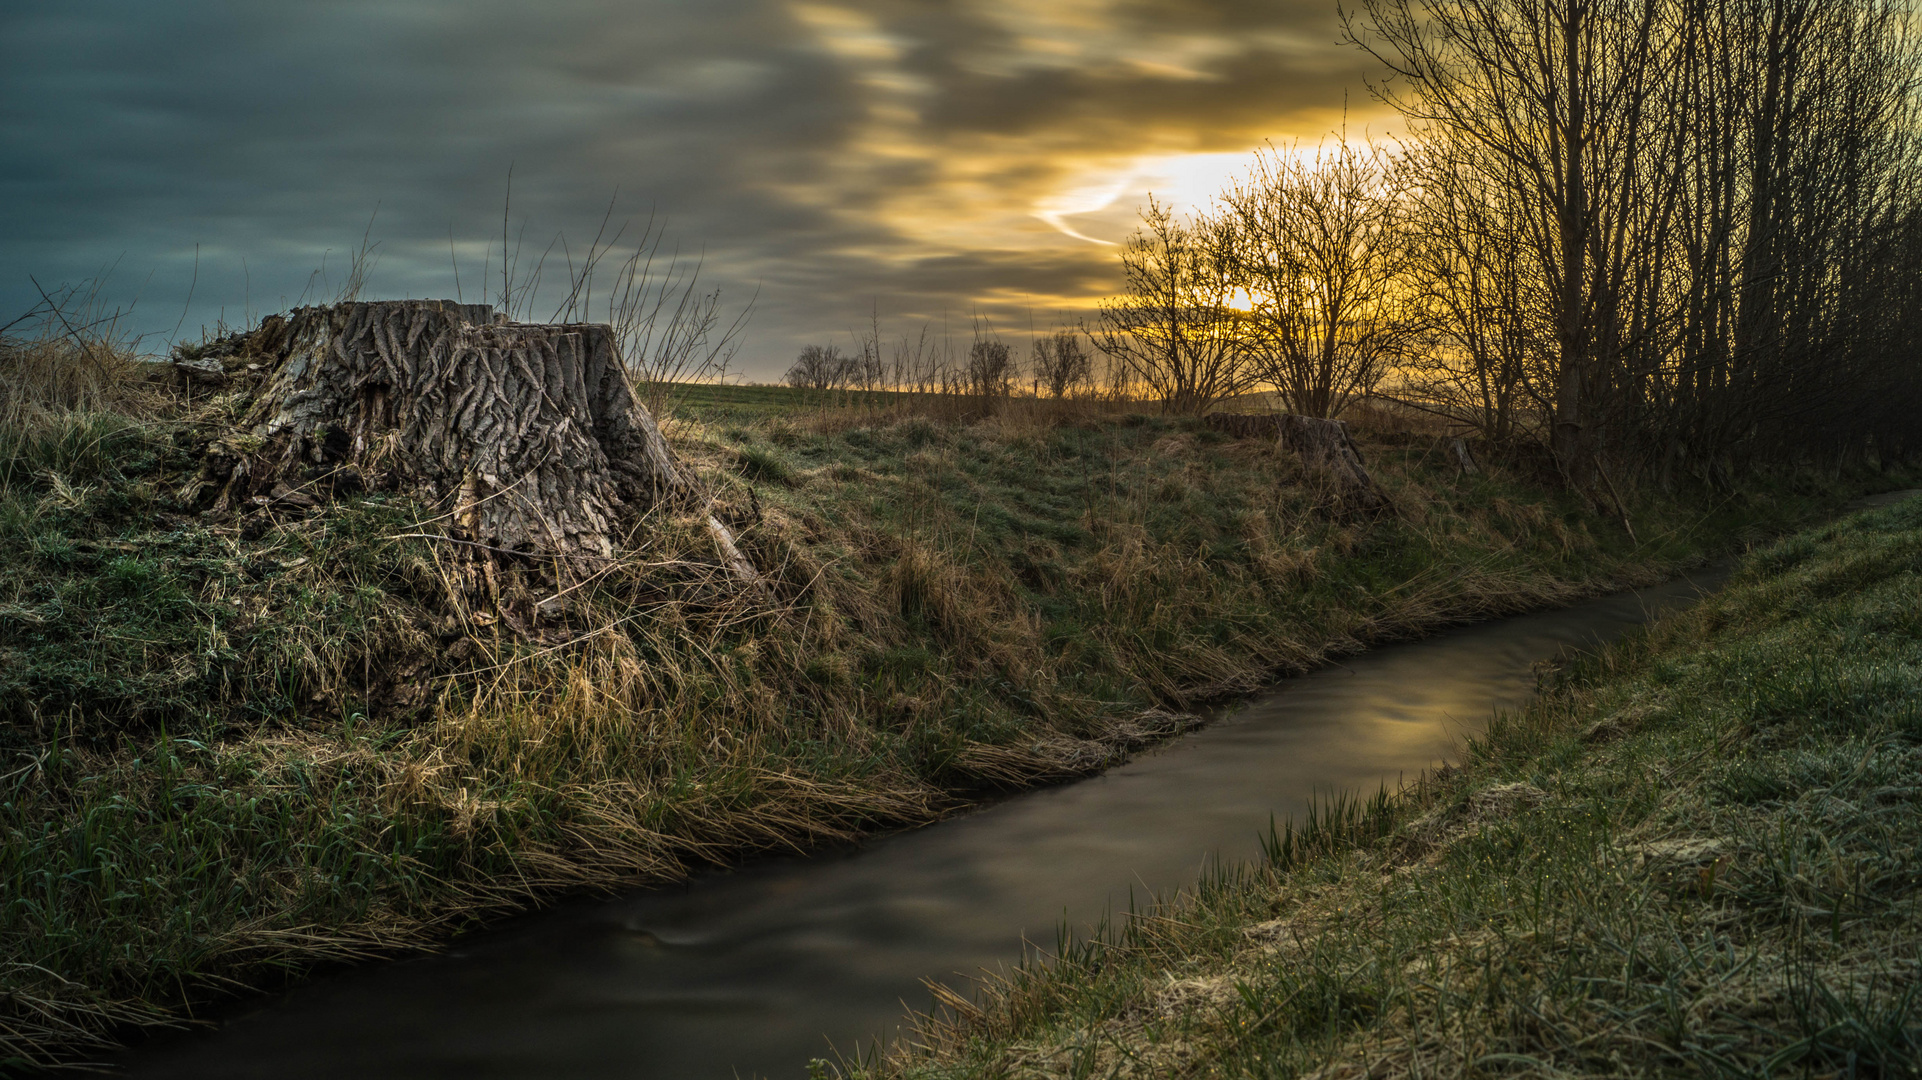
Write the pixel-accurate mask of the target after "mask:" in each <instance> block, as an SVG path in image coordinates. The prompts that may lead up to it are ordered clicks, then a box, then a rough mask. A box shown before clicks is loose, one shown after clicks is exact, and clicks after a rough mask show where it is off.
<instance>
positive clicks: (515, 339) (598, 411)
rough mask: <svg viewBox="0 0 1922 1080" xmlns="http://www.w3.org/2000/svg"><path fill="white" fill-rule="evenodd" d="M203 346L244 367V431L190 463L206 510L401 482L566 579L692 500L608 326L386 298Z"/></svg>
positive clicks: (473, 534) (504, 554)
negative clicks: (209, 501) (627, 532)
mask: <svg viewBox="0 0 1922 1080" xmlns="http://www.w3.org/2000/svg"><path fill="white" fill-rule="evenodd" d="M200 353H201V358H203V359H204V358H205V357H206V356H207V354H212V355H213V357H214V358H218V359H225V360H226V361H227V362H228V363H229V370H232V369H233V367H234V366H235V365H237V364H238V363H246V365H247V368H248V369H249V370H251V371H255V372H257V374H256V375H255V377H254V381H255V384H256V387H257V388H256V390H255V391H254V394H253V402H252V405H251V407H250V408H249V411H248V412H247V413H246V414H245V417H244V419H243V420H242V421H241V423H240V430H239V431H237V432H236V433H234V434H233V435H230V436H229V437H227V438H225V439H222V440H220V441H219V442H218V443H216V444H215V446H214V447H213V449H212V450H211V451H210V453H209V455H208V457H207V459H206V461H205V464H204V465H203V468H202V471H201V477H200V480H201V485H202V489H203V490H215V489H217V491H218V494H217V496H216V497H215V498H214V501H213V506H212V508H211V509H212V513H213V514H214V515H215V516H216V517H219V516H223V515H227V514H230V513H232V512H234V511H242V512H244V511H247V510H249V509H251V506H250V505H249V504H251V505H252V506H261V507H265V506H274V505H287V504H289V503H291V504H292V505H295V506H298V505H301V500H305V501H306V503H307V504H309V505H311V504H312V502H313V501H314V499H315V498H316V497H318V496H322V495H325V494H327V493H329V492H332V491H336V490H340V489H342V488H348V489H352V488H357V487H361V486H370V487H378V488H391V489H401V490H407V491H410V492H412V493H414V494H416V495H418V496H420V497H422V498H424V499H426V500H427V501H428V502H430V503H431V504H434V505H439V506H443V507H446V508H447V511H448V520H451V521H452V522H453V523H454V525H455V527H456V531H455V534H454V535H455V538H456V539H458V540H459V541H461V542H462V543H464V544H467V545H470V546H472V547H474V548H477V549H481V550H484V551H486V552H488V553H489V554H491V555H493V556H495V557H497V558H508V557H517V556H518V557H525V558H526V559H528V560H533V561H535V562H540V561H544V560H552V562H553V564H554V565H556V566H560V567H565V568H568V570H569V571H570V572H571V573H573V574H576V575H578V574H583V573H589V572H592V571H593V570H594V569H596V568H598V567H599V566H604V565H605V564H606V562H607V560H608V559H610V558H612V557H613V555H614V553H615V550H616V548H617V546H618V538H619V537H620V536H621V535H622V530H621V528H620V522H621V521H622V520H623V519H631V518H632V517H634V516H637V515H639V514H641V513H644V512H646V511H647V510H649V509H651V508H653V507H655V506H657V505H661V504H663V503H668V502H672V501H676V500H680V501H684V502H685V501H688V500H690V499H691V498H692V497H693V496H695V494H696V485H695V484H694V483H693V481H692V480H691V478H690V477H689V476H688V475H687V474H686V473H685V472H684V471H683V470H682V469H681V468H680V467H679V466H678V465H677V464H676V463H675V461H674V459H673V457H672V455H671V454H670V453H669V452H668V448H667V443H666V441H665V440H663V439H662V437H661V432H660V428H659V427H658V426H657V425H656V424H655V422H654V419H653V417H652V416H650V415H649V414H648V412H647V409H646V408H645V407H644V406H642V405H641V404H640V403H639V402H638V401H636V400H635V398H634V395H633V393H632V391H631V390H630V388H629V386H628V382H627V377H626V372H625V370H624V369H623V366H622V361H621V355H620V349H619V346H618V343H617V341H616V339H615V337H614V334H613V331H612V330H611V328H609V327H607V326H603V325H596V324H565V325H534V324H525V323H511V322H507V321H505V320H504V319H502V318H500V317H498V316H496V315H495V314H494V313H493V311H492V309H491V308H489V307H488V306H486V305H481V304H457V303H454V302H452V301H446V300H438V301H436V300H389V301H377V302H366V303H345V304H336V305H333V306H331V307H307V308H299V309H296V310H295V311H293V312H291V313H289V314H287V315H284V316H282V315H273V316H269V317H268V318H266V319H265V320H263V321H262V322H261V324H260V326H259V327H258V328H257V329H255V330H253V331H250V332H248V333H246V334H244V335H240V336H238V337H236V338H232V339H227V340H226V341H225V342H220V343H215V345H213V346H210V347H208V348H205V349H202V350H200ZM194 358H195V357H188V358H187V359H194ZM716 525H718V523H716V522H712V521H710V527H714V526H716ZM716 538H717V540H721V541H722V543H723V551H724V553H725V554H726V555H727V556H729V562H730V563H733V562H737V561H738V562H740V563H741V564H742V565H745V560H742V559H741V558H740V555H739V553H738V551H735V550H733V543H732V538H731V537H728V536H726V530H725V529H722V530H721V531H720V533H718V534H717V537H716ZM736 569H737V570H738V567H737V568H736ZM749 573H751V570H750V571H749Z"/></svg>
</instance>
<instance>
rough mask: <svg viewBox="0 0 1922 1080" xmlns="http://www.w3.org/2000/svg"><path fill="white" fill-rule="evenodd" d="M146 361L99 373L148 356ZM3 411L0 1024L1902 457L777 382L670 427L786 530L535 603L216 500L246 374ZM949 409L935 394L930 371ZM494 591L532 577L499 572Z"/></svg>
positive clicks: (966, 776)
mask: <svg viewBox="0 0 1922 1080" xmlns="http://www.w3.org/2000/svg"><path fill="white" fill-rule="evenodd" d="M130 377H131V376H127V375H126V373H125V372H120V373H119V374H115V375H113V376H112V378H109V379H108V380H107V383H108V384H110V385H111V384H113V379H119V378H130ZM12 393H13V396H12V397H11V398H10V399H9V409H10V417H11V418H10V419H9V421H8V423H7V425H6V427H5V430H4V431H3V432H0V712H3V713H4V716H5V721H6V722H5V726H4V728H3V729H0V751H4V753H5V755H6V760H5V763H4V765H0V829H4V836H5V843H4V847H3V848H0V883H3V886H4V889H5V894H4V895H5V901H6V902H5V905H4V908H3V909H0V972H4V974H3V975H0V979H4V987H3V988H4V991H5V996H4V998H0V1057H5V1058H6V1059H8V1060H9V1061H10V1062H11V1063H13V1064H20V1063H26V1062H46V1061H51V1060H55V1059H56V1058H60V1057H62V1056H66V1055H72V1054H76V1053H79V1054H84V1053H85V1052H86V1051H87V1050H88V1049H89V1048H92V1047H99V1046H103V1045H106V1044H108V1043H109V1042H111V1041H113V1040H115V1039H120V1038H123V1037H125V1036H126V1035H127V1034H128V1033H129V1032H130V1031H131V1030H133V1029H134V1028H137V1027H138V1026H140V1025H146V1024H160V1023H169V1022H176V1021H179V1020H180V1019H182V1018H183V1017H186V1016H190V1015H191V1010H192V1007H193V1006H194V1004H195V1003H197V1002H203V1001H206V1000H208V999H210V998H211V997H214V996H216V995H218V994H221V993H224V992H228V991H231V990H235V989H239V988H244V987H249V986H255V985H260V984H262V983H267V982H271V981H274V980H276V979H281V978H285V977H289V976H291V975H297V974H298V973H299V972H301V971H302V970H305V969H307V968H308V967H310V966H311V965H313V964H315V963H317V962H325V961H331V960H351V959H356V958H361V957H366V956H371V955H379V954H388V953H392V952H394V951H397V950H404V949H410V948H419V947H423V946H427V945H431V944H433V943H435V942H438V941H442V940H444V939H445V938H446V937H447V936H448V935H450V934H452V933H454V932H457V931H458V930H460V929H462V928H464V927H468V926H471V925H473V924H474V923H475V922H476V921H477V920H480V919H482V918H485V917H487V916H488V915H491V914H495V913H499V912H501V911H504V910H509V909H512V908H515V907H518V906H523V905H525V904H527V903H529V902H532V901H535V900H538V899H539V898H541V897H543V896H550V895H553V894H555V893H557V892H559V891H562V890H566V889H576V888H586V887H611V886H615V885H625V884H632V883H637V882H639V883H645V882H650V881H654V882H658V881H665V880H671V879H674V878H676V877H679V876H681V875H683V874H685V873H687V872H688V870H689V869H690V868H694V867H698V866H701V865H707V864H713V863H721V862H726V861H729V860H733V859H737V858H740V857H742V856H744V855H747V854H749V853H752V852H755V851H760V850H769V849H779V848H789V849H795V848H806V847H809V846H811V845H816V844H820V843H823V842H828V841H832V840H837V839H844V838H849V837H853V836H858V835H860V834H862V833H863V832H866V831H869V830H872V829H874V828H878V827H884V826H892V825H899V824H905V823H914V822H921V821H927V820H931V819H933V818H936V817H938V816H940V815H941V814H944V813H947V812H949V811H950V810H952V809H954V808H956V807H959V806H963V805H966V804H967V802H968V801H969V800H971V799H973V798H976V797H978V796H979V795H980V794H982V793H984V792H986V791H992V790H996V789H999V788H1005V787H1007V786H1013V785H1021V784H1028V783H1033V782H1038V781H1043V780H1047V779H1050V778H1056V777H1062V776H1068V775H1074V774H1077V773H1083V772H1087V771H1090V770H1092V769H1097V768H1100V767H1102V766H1103V765H1105V764H1107V763H1109V762H1111V761H1114V760H1117V759H1118V758H1119V757H1120V756H1121V755H1124V754H1125V753H1127V752H1128V751H1129V750H1130V749H1131V748H1133V747H1137V746H1139V745H1142V744H1144V743H1145V742H1147V741H1150V740H1154V739H1158V738H1162V737H1165V736H1167V735H1168V734H1171V733H1173V732H1175V731H1178V730H1181V729H1182V728H1183V727H1184V726H1185V725H1186V724H1188V723H1189V722H1190V721H1189V720H1188V719H1187V718H1185V717H1184V716H1182V715H1181V710H1183V709H1184V708H1186V707H1187V706H1189V705H1191V704H1193V703H1195V702H1197V701H1200V700H1203V699H1207V698H1211V697H1217V696H1220V695H1223V694H1227V693H1232V692H1235V691H1239V690H1244V689H1247V688H1250V687H1253V686H1256V685H1258V684H1260V683H1262V682H1264V681H1266V680H1268V679H1270V678H1272V677H1273V676H1274V675H1276V674H1277V673H1284V672H1288V671H1293V670H1300V669H1302V668H1305V667H1307V666H1309V665H1312V664H1314V663H1317V662H1318V661H1320V660H1321V659H1323V658H1324V657H1326V656H1328V655H1330V654H1331V653H1339V652H1344V651H1350V650H1354V649H1357V648H1360V647H1362V646H1364V645H1366V644H1368V643H1371V642H1377V641H1382V640H1388V639H1392V638H1397V637H1405V636H1409V635H1414V634H1419V633H1422V632H1424V631H1426V630H1429V629H1432V628H1435V627H1437V626H1440V625H1443V624H1446V623H1450V622H1457V621H1462V620H1466V619H1473V618H1483V617H1488V616H1492V615H1499V614H1502V613H1505V612H1511V611H1516V610H1521V609H1524V608H1529V607H1538V606H1542V605H1546V604H1553V603H1559V602H1563V601H1566V600H1569V599H1572V598H1574V597H1577V596H1580V595H1583V594H1587V593H1593V592H1597V591H1601V590H1605V589H1609V588H1613V587H1617V586H1619V585H1622V584H1628V583H1632V582H1638V581H1646V580H1649V579H1652V578H1654V577H1656V576H1659V575H1661V574H1663V573H1665V572H1666V571H1667V570H1669V569H1670V568H1672V567H1674V566H1675V565H1677V564H1680V563H1684V562H1688V561H1692V560H1696V559H1699V558H1701V557H1703V556H1704V555H1705V554H1707V553H1710V552H1713V551H1718V550H1722V549H1725V548H1727V547H1730V546H1739V545H1740V544H1742V543H1743V542H1744V541H1745V540H1748V539H1753V538H1754V537H1756V536H1759V535H1760V534H1761V532H1762V531H1763V530H1766V529H1769V528H1772V527H1775V526H1778V525H1780V524H1784V523H1790V522H1793V521H1796V520H1798V519H1803V518H1806V517H1808V516H1810V515H1814V514H1817V513H1819V512H1821V511H1822V510H1823V509H1824V508H1826V507H1828V506H1832V505H1834V503H1835V502H1836V501H1837V500H1838V499H1839V498H1840V497H1843V496H1845V495H1846V494H1848V493H1849V492H1850V491H1853V490H1857V489H1859V488H1860V487H1861V486H1862V485H1865V484H1877V485H1887V484H1889V483H1891V482H1893V481H1892V480H1891V478H1890V477H1888V476H1883V475H1879V474H1878V475H1874V476H1868V475H1865V476H1862V477H1857V478H1845V480H1844V481H1843V482H1842V483H1841V484H1840V485H1837V484H1834V483H1832V482H1830V480H1828V479H1825V480H1823V481H1821V482H1814V481H1811V482H1809V483H1807V484H1806V485H1802V484H1799V483H1798V482H1789V481H1784V482H1783V483H1781V484H1779V485H1777V486H1775V487H1773V488H1757V489H1754V490H1752V491H1749V492H1746V493H1744V494H1742V495H1740V496H1737V497H1727V496H1718V497H1714V498H1709V497H1704V496H1702V495H1701V494H1700V493H1678V494H1677V495H1674V496H1662V495H1660V494H1659V493H1655V492H1642V493H1632V492H1631V493H1627V494H1626V497H1627V500H1628V502H1629V504H1630V510H1631V512H1632V514H1633V520H1634V522H1635V528H1636V530H1637V534H1638V535H1639V536H1640V538H1641V540H1640V542H1639V543H1638V542H1636V541H1633V540H1631V539H1630V538H1629V536H1628V534H1627V533H1626V531H1625V530H1624V529H1623V527H1622V526H1621V524H1620V523H1619V522H1617V521H1616V520H1615V519H1614V518H1613V517H1602V516H1598V515H1597V514H1596V512H1595V511H1594V510H1593V509H1592V508H1591V507H1588V506H1586V505H1584V504H1582V503H1580V502H1579V501H1577V500H1574V499H1571V498H1568V497H1566V496H1564V495H1561V494H1558V493H1557V492H1556V491H1555V490H1554V488H1553V487H1552V485H1550V484H1548V483H1546V482H1545V480H1544V478H1542V477H1540V476H1538V475H1536V474H1533V473H1531V472H1529V471H1527V470H1521V469H1507V468H1503V467H1501V466H1499V465H1496V467H1494V468H1492V469H1490V471H1489V473H1488V474H1487V475H1483V476H1473V477H1468V476H1461V475H1459V474H1458V473H1457V471H1456V470H1455V468H1454V466H1453V464H1452V462H1450V461H1447V460H1445V455H1444V454H1443V453H1441V452H1440V451H1439V450H1438V449H1436V446H1435V443H1434V440H1433V439H1432V438H1430V437H1427V436H1416V435H1411V434H1407V433H1398V432H1396V431H1394V430H1390V429H1387V428H1383V429H1380V430H1376V431H1373V432H1372V433H1369V432H1365V433H1364V446H1365V448H1366V449H1367V451H1368V452H1369V454H1370V455H1371V464H1372V465H1373V466H1374V467H1375V469H1376V472H1377V474H1378V478H1379V479H1380V481H1381V482H1382V484H1383V486H1384V488H1385V489H1386V490H1387V491H1388V493H1389V494H1390V496H1391V497H1392V498H1393V500H1394V501H1395V504H1396V507H1397V510H1398V512H1397V513H1396V514H1395V515H1392V516H1388V517H1384V518H1381V519H1379V520H1372V521H1344V520H1343V519H1342V518H1341V516H1340V515H1339V514H1336V513H1333V512H1332V508H1331V505H1330V500H1331V498H1332V494H1331V492H1330V490H1329V489H1328V488H1327V486H1326V485H1325V484H1324V483H1323V482H1322V480H1321V479H1320V478H1318V477H1317V476H1315V475H1311V474H1306V473H1304V472H1303V470H1302V467H1301V465H1300V463H1299V461H1298V460H1297V459H1296V458H1295V456H1294V455H1292V454H1289V453H1285V452H1281V451H1278V450H1277V449H1276V448H1275V447H1274V446H1272V445H1271V444H1268V443H1265V442H1259V441H1239V440H1232V439H1228V438H1226V437H1224V436H1221V435H1220V434H1218V433H1214V432H1211V431H1208V430H1205V429H1202V428H1200V427H1199V426H1197V425H1195V424H1193V423H1191V422H1185V421H1175V420H1168V419H1162V418H1157V417H1147V416H1137V415H1108V414H1106V413H1105V412H1103V413H1097V412H1093V411H1083V412H1077V413H1060V414H1057V413H1055V412H1052V411H1049V410H1043V409H1039V408H1028V407H1013V408H1003V409H1000V410H995V411H992V412H989V411H988V410H982V409H979V408H977V407H973V406H967V407H960V408H956V407H952V405H953V403H949V405H948V406H943V407H942V408H938V409H929V408H918V407H917V406H916V404H915V403H914V402H912V401H908V402H900V401H893V402H886V401H881V402H877V401H871V400H866V399H862V400H860V401H841V402H829V403H827V405H826V406H825V407H823V406H821V405H820V404H819V403H805V404H804V405H801V406H796V407H793V408H788V409H786V410H783V409H781V408H778V407H776V405H778V402H779V392H778V391H772V390H770V389H768V388H757V389H756V390H755V391H754V392H753V393H752V394H750V395H748V397H749V398H751V399H752V400H751V401H748V402H747V405H748V406H751V407H743V405H742V402H741V401H739V400H736V398H738V397H739V395H735V397H729V396H728V395H725V394H719V395H715V400H714V401H711V402H706V403H700V402H695V403H692V404H690V405H689V407H687V408H685V409H683V410H682V411H681V413H680V414H679V415H678V417H677V418H676V419H675V420H674V421H672V422H671V423H670V424H669V425H668V430H669V435H670V438H671V440H672V441H673V443H674V445H675V447H676V449H677V452H679V453H681V454H682V455H684V456H685V457H686V458H687V459H688V460H689V461H690V462H692V463H693V464H694V465H695V466H696V468H697V471H698V472H699V473H700V475H701V476H702V477H703V479H704V480H705V482H707V483H708V484H709V485H711V487H712V488H713V491H714V494H715V496H716V503H715V507H714V508H715V512H716V513H718V514H719V515H720V516H721V517H722V518H724V519H725V520H727V521H728V523H729V524H730V525H732V526H733V527H734V529H735V530H736V532H737V533H738V534H739V536H740V538H741V545H742V548H743V549H744V550H745V551H746V552H747V554H748V555H749V556H750V557H751V558H752V559H753V560H754V562H755V563H756V564H757V565H758V566H759V567H761V568H763V570H764V571H765V572H766V574H767V581H768V588H767V590H766V591H765V592H756V591H754V590H744V589H742V588H740V587H738V586H737V585H736V584H735V583H734V582H733V581H732V580H731V579H730V577H729V576H728V574H727V573H726V572H725V571H723V570H722V569H721V568H720V566H719V565H717V561H716V555H715V552H714V550H713V547H712V541H711V539H710V538H709V535H708V533H707V531H706V529H705V528H704V526H703V519H702V518H701V517H700V516H698V515H688V516H685V517H669V516H661V517H658V518H656V519H654V520H651V521H649V522H647V523H646V528H645V530H644V531H643V532H642V533H641V534H640V538H639V542H637V544H636V545H635V546H634V547H633V549H632V550H631V551H630V552H629V554H628V555H627V556H626V557H625V559H624V560H623V561H622V562H621V563H620V564H619V565H618V566H615V567H611V568H609V569H608V571H607V572H605V573H603V574H601V575H600V576H598V577H596V578H594V579H592V580H591V581H589V582H586V583H584V584H582V585H581V586H580V587H578V588H576V589H573V590H571V591H570V592H569V593H568V595H567V596H566V598H565V603H564V604H562V605H561V606H560V607H559V609H558V611H559V613H558V614H557V615H555V616H554V617H553V618H552V619H550V620H548V621H546V622H544V623H543V624H542V625H541V626H540V627H539V628H538V629H537V630H536V631H535V632H532V633H520V632H515V631H511V630H509V629H508V628H507V627H506V626H505V625H503V623H502V622H501V621H499V620H498V619H496V618H495V617H493V616H492V615H490V614H489V613H488V612H486V611H484V610H475V609H473V608H471V607H470V606H468V605H467V604H466V603H465V602H464V601H463V600H462V595H463V593H462V588H461V585H460V582H459V581H458V580H457V579H458V576H459V568H458V567H457V566H456V565H455V564H454V562H453V560H451V559H450V558H449V545H448V542H447V537H445V535H444V534H443V527H444V523H443V522H442V521H441V520H440V519H439V518H438V515H437V512H436V510H435V509H434V508H431V507H423V506H419V505H414V504H412V503H409V502H408V501H407V500H405V499H402V498H399V497H397V496H393V495H386V494H379V493H375V494H368V495H362V496H357V497H352V498H343V499H340V500H338V501H334V502H330V503H327V504H324V505H321V506H318V507H315V508H313V509H311V510H303V509H299V508H293V509H288V510H284V511H275V512H273V514H272V516H268V515H267V514H265V513H263V514H256V515H253V516H250V517H248V518H244V519H240V520H235V521H230V522H224V523H218V522H213V521H209V520H207V519H204V518H202V517H200V516H198V515H197V514H196V513H195V506H194V504H193V502H192V498H191V496H190V494H189V492H190V491H191V485H190V484H189V481H190V480H191V477H192V475H193V470H194V469H195V467H196V463H197V460H198V456H199V454H200V452H201V450H202V449H203V448H204V447H205V445H206V443H207V441H208V440H209V438H211V437H212V435H213V434H215V433H218V432H220V431H222V430H224V426H223V425H225V424H227V423H230V422H231V420H232V418H233V416H234V415H236V413H237V410H238V409H239V408H240V405H241V403H240V402H238V401H237V400H235V399H234V398H232V397H230V396H218V395H216V396H213V397H208V396H206V395H204V394H202V395H199V396H197V397H195V398H192V399H183V398H179V397H175V396H170V395H167V394H162V393H160V392H159V391H156V390H152V389H151V388H146V389H140V390H138V392H134V391H132V390H129V391H128V392H126V393H125V394H120V395H117V396H116V395H113V394H109V395H106V396H104V397H103V396H99V395H96V396H94V397H88V398H72V399H64V398H63V399H59V400H54V399H52V398H46V397H43V399H40V400H34V399H31V398H29V397H25V396H23V395H21V394H20V393H19V391H18V390H17V388H16V389H15V390H14V391H13V392H12ZM930 413H931V414H932V415H930ZM510 599H513V598H511V597H510Z"/></svg>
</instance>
